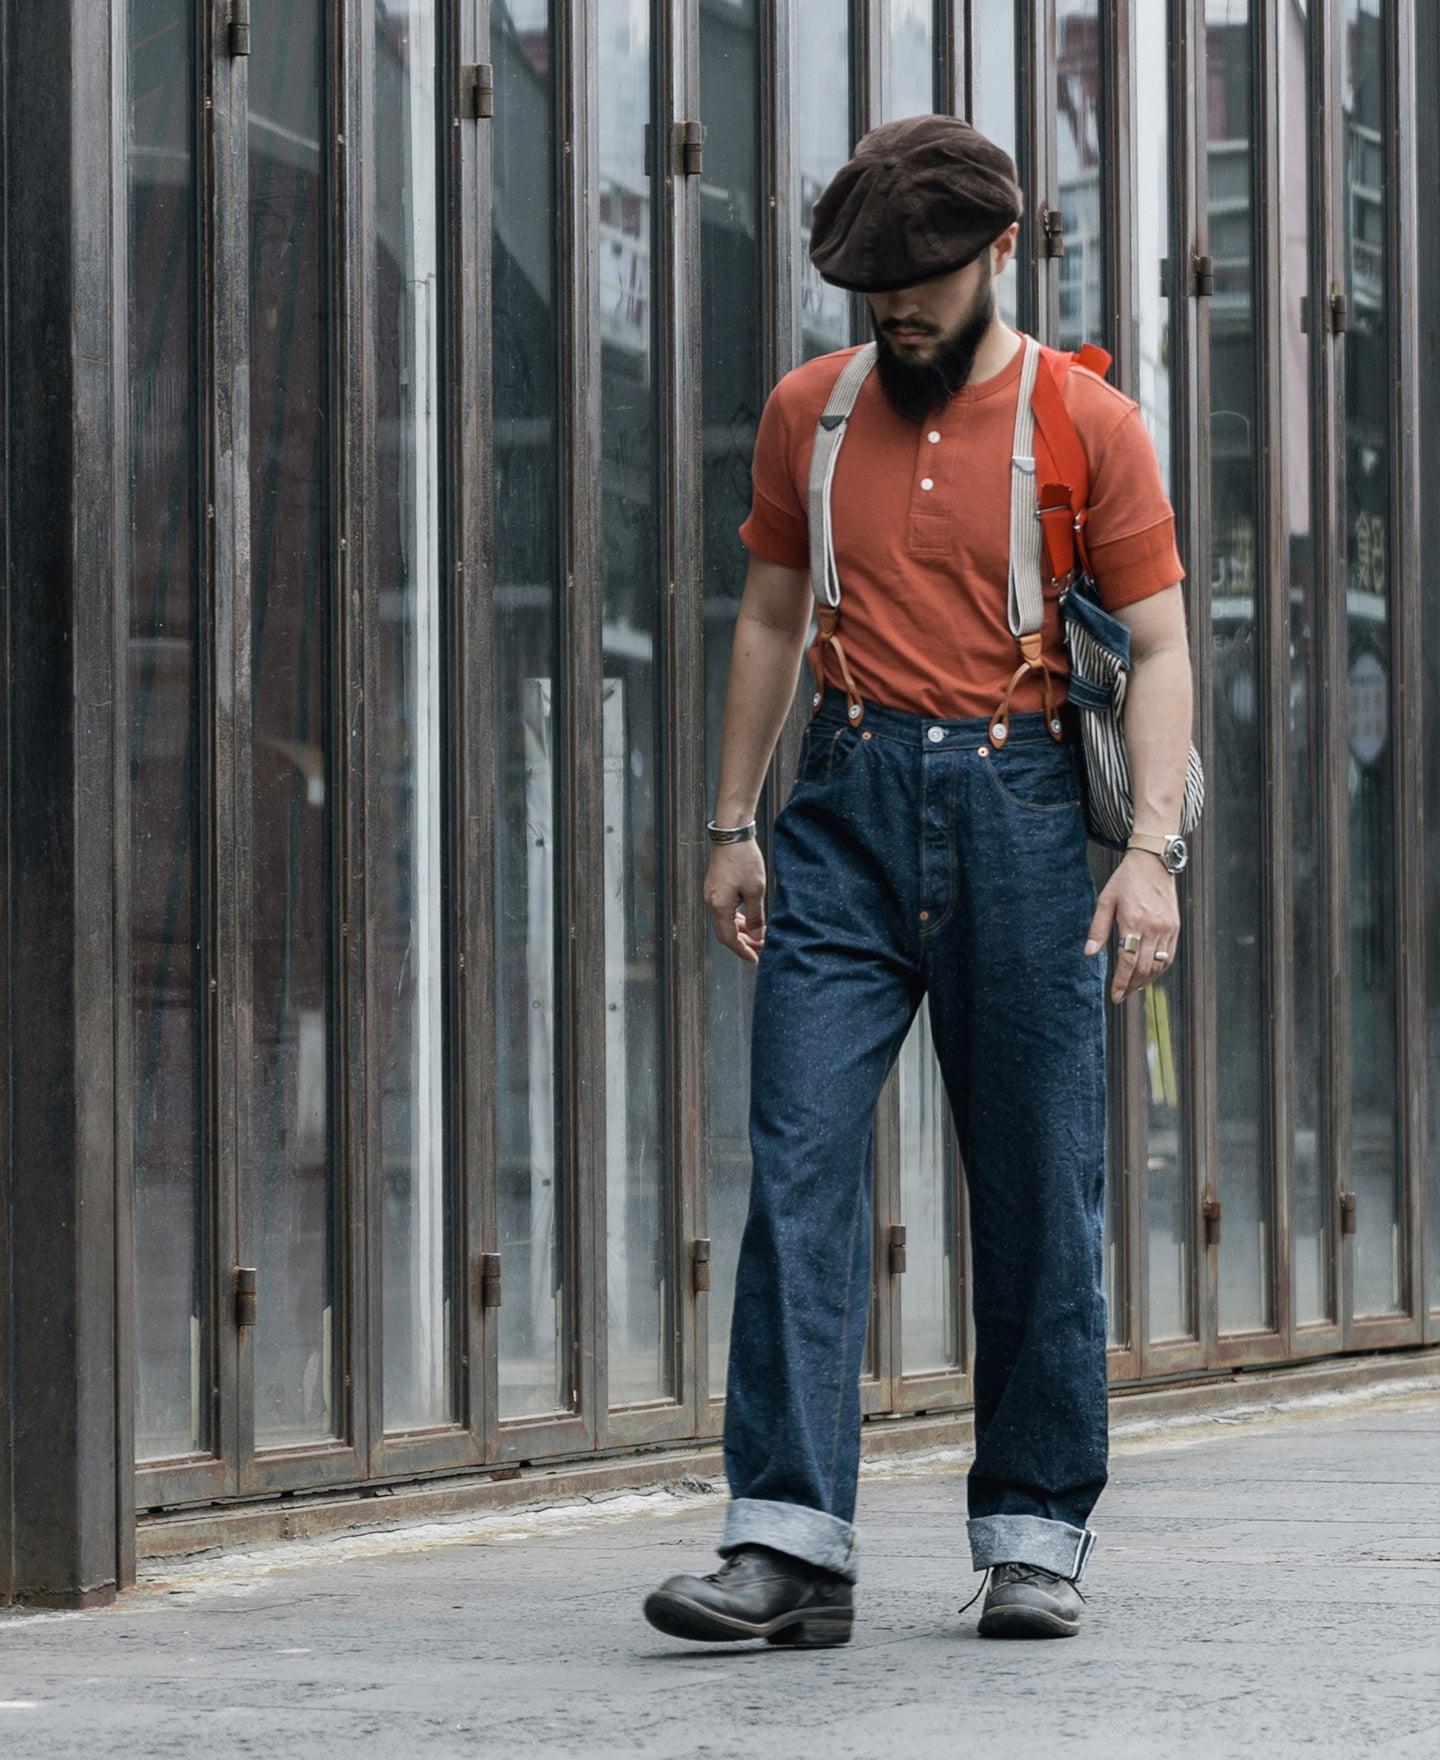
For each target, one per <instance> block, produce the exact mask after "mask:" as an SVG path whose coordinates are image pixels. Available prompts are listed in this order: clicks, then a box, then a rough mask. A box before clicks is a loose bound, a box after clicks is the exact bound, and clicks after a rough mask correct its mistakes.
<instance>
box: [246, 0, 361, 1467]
mask: <svg viewBox="0 0 1440 1760" xmlns="http://www.w3.org/2000/svg"><path fill="white" fill-rule="evenodd" d="M325 13H326V7H325V5H324V3H323V0H257V3H256V4H255V6H254V7H253V9H252V38H251V45H252V47H251V55H250V76H249V77H250V135H249V158H250V166H249V170H250V419H251V436H250V517H251V531H250V551H251V554H250V564H251V599H252V605H251V610H252V624H251V650H252V652H251V675H252V690H253V693H254V702H253V715H254V719H253V739H252V752H251V765H252V772H253V786H254V802H253V810H254V823H253V836H254V849H253V868H252V871H251V876H250V887H251V911H252V920H253V941H252V949H251V956H252V960H253V967H252V981H253V985H254V1069H253V1076H252V1081H251V1100H250V1104H251V1124H252V1138H251V1142H250V1145H249V1153H248V1154H247V1155H246V1157H245V1166H244V1177H245V1180H246V1187H247V1189H246V1194H245V1199H244V1203H243V1207H242V1215H243V1217H244V1218H245V1222H246V1226H247V1229H248V1230H249V1233H248V1235H247V1237H246V1239H245V1241H244V1243H243V1245H242V1251H247V1252H253V1253H254V1255H255V1259H254V1263H255V1264H256V1265H257V1266H258V1269H259V1289H260V1307H259V1322H258V1324H257V1326H256V1328H255V1390H254V1397H255V1434H256V1439H257V1441H260V1442H262V1443H272V1444H273V1443H280V1442H302V1441H306V1440H310V1439H314V1438H318V1437H324V1436H330V1435H333V1434H335V1429H336V1424H337V1421H338V1419H339V1415H340V1414H339V1410H338V1407H337V1403H336V1399H335V1377H336V1371H337V1363H336V1342H337V1341H336V1330H335V1300H336V1265H335V1206H336V1191H335V1162H334V1157H333V1154H332V1150H331V1137H332V1130H333V1098H332V1097H333V1092H334V1088H333V1079H332V1078H333V1062H334V1058H333V1043H332V1023H333V1020H334V1012H333V1006H332V979H333V974H334V945H335V921H334V908H333V898H334V890H335V862H334V849H333V815H332V811H331V807H332V804H333V800H334V790H333V776H334V769H333V765H332V761H331V753H332V738H333V730H332V726H331V718H330V715H329V712H328V711H329V705H330V701H331V692H332V689H333V680H332V676H331V656H332V655H333V653H334V651H335V640H334V631H333V619H332V617H331V573H330V526H331V509H330V497H329V493H328V483H329V479H330V449H329V445H328V436H329V433H330V424H329V420H328V411H329V408H330V390H329V375H328V372H327V357H328V354H329V349H330V342H331V314H330V310H329V268H330V264H329V255H330V253H329V249H328V239H327V224H328V217H329V214H330V212H331V191H330V189H329V181H328V178H327V177H326V175H325V165H326V163H327V161H328V157H329V156H328V154H327V153H326V152H325V151H324V148H323V145H322V143H323V141H324V140H325V139H326V137H327V131H328V128H329V122H328V119H327V117H326V114H325V100H324V93H325V66H326V55H325V51H326V42H325Z"/></svg>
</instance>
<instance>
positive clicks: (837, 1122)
mask: <svg viewBox="0 0 1440 1760" xmlns="http://www.w3.org/2000/svg"><path fill="white" fill-rule="evenodd" d="M1068 725H1069V723H1068V720H1067V728H1068ZM1079 763H1080V757H1079V748H1078V746H1077V744H1076V743H1075V741H1074V740H1073V739H1067V740H1065V741H1064V742H1063V743H1057V742H1055V741H1054V740H1052V739H1051V738H1050V736H1049V734H1048V733H1047V732H1046V731H1045V722H1044V717H1043V716H1041V715H1040V714H1038V713H1027V714H1017V715H1013V716H1012V717H1011V721H1010V736H1009V739H1008V740H1007V741H1006V743H1005V745H1004V747H1003V749H999V750H997V749H996V748H995V746H994V745H993V743H992V741H991V739H990V733H989V724H988V722H986V721H984V720H951V721H945V720H931V719H929V718H926V717H923V716H917V715H910V714H906V713H904V712H902V711H900V710H896V709H890V708H885V707H882V706H879V705H876V704H871V703H867V704H866V706H865V715H864V721H863V725H862V726H861V727H860V728H858V729H857V728H855V727H853V726H851V725H849V723H848V722H847V720H846V715H845V699H844V697H843V696H842V695H841V694H840V693H839V692H837V691H834V690H833V689H832V690H827V691H826V693H825V697H824V700H823V701H822V704H821V707H820V709H819V710H818V711H817V712H816V714H815V715H814V716H813V717H812V719H811V721H810V724H809V727H808V729H807V731H806V733H805V736H804V741H803V745H802V750H801V755H800V761H799V768H798V772H797V776H796V781H795V786H794V789H793V791H792V793H791V794H790V797H789V799H788V800H787V801H786V803H785V805H784V807H783V808H782V810H781V812H780V813H779V815H778V817H777V819H776V823H775V832H774V837H773V840H772V848H771V859H770V882H771V892H770V900H769V903H770V910H769V917H768V928H767V931H766V938H765V944H764V949H763V951H762V953H761V955H760V964H759V968H758V971H757V974H756V988H755V1012H754V1025H753V1037H752V1043H751V1115H750V1141H751V1148H752V1151H753V1156H754V1163H753V1174H752V1179H751V1187H750V1199H749V1209H748V1213H747V1216H746V1222H745V1229H744V1233H743V1235H742V1237H741V1243H740V1260H739V1267H738V1270H737V1274H736V1279H735V1306H734V1316H733V1321H732V1325H731V1332H730V1357H729V1365H728V1382H727V1390H726V1408H725V1467H726V1474H727V1478H728V1481H729V1488H730V1501H729V1503H728V1505H727V1507H726V1513H725V1524H724V1531H723V1535H722V1538H721V1541H720V1545H719V1547H718V1549H717V1550H718V1551H719V1552H720V1553H721V1554H722V1556H723V1555H724V1554H726V1553H727V1552H729V1551H730V1550H732V1549H733V1548H734V1547H736V1546H739V1545H742V1544H745V1543H747V1542H749V1543H759V1544H762V1545H766V1546H772V1547H775V1548H776V1549H777V1550H779V1551H782V1552H788V1553H790V1554H793V1555H796V1556H798V1557H800V1558H804V1559H808V1560H810V1561H811V1562H812V1563H814V1564H818V1565H824V1566H827V1567H828V1568H829V1569H831V1570H835V1571H839V1572H841V1573H842V1574H843V1575H845V1576H847V1577H849V1578H851V1579H852V1580H854V1579H855V1578H857V1577H858V1574H859V1572H858V1565H857V1556H858V1547H857V1538H858V1536H857V1530H856V1527H855V1524H854V1519H853V1518H854V1514H855V1496H856V1486H857V1481H858V1478H859V1465H860V1386H859V1383H860V1372H861V1366H862V1360H863V1352H864V1346H865V1336H866V1328H867V1325H868V1322H869V1317H870V1269H871V1248H872V1236H873V1217H872V1196H871V1181H870V1147H871V1135H872V1118H873V1114H874V1109H875V1104H876V1101H877V1099H878V1097H879V1094H880V1089H881V1085H882V1084H883V1082H884V1080H885V1078H886V1076H887V1075H888V1073H889V1072H890V1069H891V1068H892V1066H893V1065H894V1063H895V1060H896V1058H897V1056H898V1055H899V1052H900V1047H901V1044H902V1043H903V1041H904V1039H905V1036H906V1033H907V1032H908V1030H909V1028H910V1024H911V1021H912V1020H913V1018H914V1015H915V1011H916V1009H917V1008H918V1007H919V1005H920V1002H921V999H922V998H923V997H928V1002H929V1009H930V1021H931V1027H932V1032H933V1037H934V1043H935V1050H936V1054H937V1057H938V1059H939V1062H940V1067H941V1072H942V1075H943V1079H944V1082H945V1088H946V1092H947V1094H948V1096H949V1100H950V1106H951V1110H952V1112H953V1114H954V1118H955V1122H956V1128H957V1131H958V1135H959V1141H960V1150H961V1156H962V1159H963V1165H964V1170H965V1179H966V1185H967V1189H968V1193H969V1208H970V1240H971V1259H972V1283H971V1305H972V1311H973V1314H974V1323H975V1367H974V1400H975V1459H974V1464H973V1466H972V1467H971V1469H970V1473H969V1478H968V1482H967V1496H968V1514H969V1522H968V1525H967V1527H968V1538H969V1541H970V1552H971V1559H972V1562H973V1564H974V1566H975V1568H976V1569H977V1570H979V1569H983V1568H985V1567H986V1566H987V1565H991V1564H1000V1563H1004V1562H1006V1561H1008V1560H1015V1561H1019V1562H1023V1563H1027V1564H1036V1565H1043V1566H1045V1567H1046V1568H1047V1569H1049V1570H1053V1571H1057V1572H1059V1573H1060V1574H1061V1575H1063V1576H1067V1577H1072V1578H1078V1577H1079V1576H1080V1575H1081V1574H1082V1572H1083V1570H1084V1566H1085V1562H1086V1559H1087V1557H1088V1555H1089V1552H1090V1549H1091V1547H1092V1545H1093V1543H1094V1538H1095V1536H1094V1530H1093V1529H1091V1528H1090V1527H1089V1526H1088V1525H1087V1524H1088V1517H1089V1515H1090V1511H1091V1510H1092V1509H1093V1507H1094V1505H1095V1501H1096V1499H1097V1498H1098V1497H1099V1495H1100V1492H1101V1490H1102V1489H1103V1487H1104V1485H1105V1480H1106V1458H1107V1442H1108V1431H1107V1406H1106V1366H1105V1345H1106V1302H1105V1291H1104V1285H1103V1281H1102V1238H1103V1209H1104V1184H1105V982H1106V965H1107V956H1106V953H1105V952H1104V950H1102V951H1101V952H1099V953H1098V954H1095V955H1093V956H1091V957H1089V958H1087V957H1086V955H1085V953H1084V951H1083V950H1084V942H1085V934H1086V930H1087V928H1088V926H1089V922H1090V917H1091V914H1092V912H1093V911H1094V908H1095V898H1096V893H1095V885H1094V881H1093V880H1092V878H1091V874H1090V868H1089V864H1088V861H1087V856H1086V835H1085V825H1084V818H1083V813H1082V809H1081V804H1080V770H1079Z"/></svg>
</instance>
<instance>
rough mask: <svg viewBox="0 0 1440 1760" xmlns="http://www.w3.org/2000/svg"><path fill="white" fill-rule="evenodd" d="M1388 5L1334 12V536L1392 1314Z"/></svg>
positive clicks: (1353, 898)
mask: <svg viewBox="0 0 1440 1760" xmlns="http://www.w3.org/2000/svg"><path fill="white" fill-rule="evenodd" d="M1389 15H1390V0H1346V4H1345V7H1344V11H1343V15H1342V16H1343V21H1344V55H1343V57H1342V62H1341V80H1342V84H1343V97H1342V102H1343V108H1344V124H1345V143H1344V151H1345V176H1344V197H1345V292H1346V296H1347V298H1348V299H1349V302H1350V324H1349V327H1348V329H1347V330H1346V332H1345V530H1346V565H1347V591H1346V595H1345V600H1346V626H1347V629H1348V651H1349V679H1348V690H1347V699H1348V715H1349V735H1350V738H1349V745H1350V757H1349V799H1350V886H1349V907H1350V1045H1351V1075H1350V1079H1351V1114H1350V1131H1351V1142H1350V1162H1351V1179H1352V1181H1353V1189H1354V1191H1355V1194H1356V1215H1355V1236H1354V1247H1355V1260H1354V1301H1355V1312H1356V1313H1357V1314H1389V1313H1395V1312H1397V1311H1398V1310H1399V1309H1400V1307H1401V1305H1402V1300H1403V1277H1402V1274H1401V1262H1402V1240H1401V1222H1400V1218H1401V1192H1400V1157H1399V1154H1398V1153H1397V1127H1398V1122H1399V1120H1398V1102H1397V1095H1396V1075H1395V1051H1396V1046H1395V969H1396V968H1395V866H1394V841H1393V839H1394V825H1395V801H1394V788H1393V783H1392V778H1391V774H1390V766H1391V751H1390V726H1391V714H1390V640H1391V637H1390V583H1391V567H1390V558H1391V557H1392V556H1393V555H1394V553H1395V548H1394V545H1393V543H1392V542H1391V532H1390V470H1391V464H1390V397H1389V389H1388V387H1389V384H1390V377H1391V374H1390V324H1389V312H1388V303H1389V297H1390V296H1389V287H1388V263H1387V260H1386V252H1387V249H1388V240H1387V238H1386V230H1385V184H1386V178H1385V154H1386V129H1387V127H1388V126H1389V121H1388V117H1387V108H1388V106H1387V102H1386V92H1387V86H1386V72H1385V63H1386V55H1385V38H1386V32H1387V31H1388V29H1389V22H1390V19H1389Z"/></svg>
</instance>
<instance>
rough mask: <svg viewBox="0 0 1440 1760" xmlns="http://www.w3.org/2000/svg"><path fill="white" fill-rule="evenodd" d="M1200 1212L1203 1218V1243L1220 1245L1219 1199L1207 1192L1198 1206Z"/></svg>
mask: <svg viewBox="0 0 1440 1760" xmlns="http://www.w3.org/2000/svg"><path fill="white" fill-rule="evenodd" d="M1200 1214H1201V1215H1202V1216H1203V1217H1204V1218H1205V1245H1206V1246H1207V1247H1218V1246H1219V1245H1220V1200H1219V1199H1218V1198H1217V1197H1216V1196H1215V1195H1214V1194H1213V1193H1211V1194H1209V1195H1208V1196H1207V1197H1206V1198H1205V1200H1204V1202H1203V1203H1202V1204H1201V1206H1200Z"/></svg>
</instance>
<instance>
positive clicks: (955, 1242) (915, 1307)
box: [900, 1007, 961, 1375]
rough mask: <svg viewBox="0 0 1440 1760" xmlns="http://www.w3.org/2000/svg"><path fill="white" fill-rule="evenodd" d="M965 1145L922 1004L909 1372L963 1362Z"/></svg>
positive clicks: (908, 1164) (909, 1048) (913, 1032)
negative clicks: (960, 1145) (961, 1177)
mask: <svg viewBox="0 0 1440 1760" xmlns="http://www.w3.org/2000/svg"><path fill="white" fill-rule="evenodd" d="M957 1157H958V1149H957V1148H956V1146H955V1143H954V1135H953V1132H952V1130H951V1124H950V1108H949V1105H948V1103H947V1101H946V1097H945V1084H944V1082H943V1080H942V1079H941V1075H940V1065H939V1064H938V1063H937V1062H936V1060H935V1045H934V1041H933V1039H932V1038H931V1034H930V1011H929V1009H928V1008H923V1007H922V1008H920V1009H919V1010H917V1012H916V1015H915V1023H914V1025H913V1026H912V1027H911V1029H910V1032H909V1034H908V1036H907V1038H906V1040H905V1046H904V1050H903V1051H902V1053H901V1057H900V1217H901V1220H902V1221H903V1222H904V1224H905V1275H904V1277H903V1278H901V1279H900V1303H901V1329H900V1341H901V1354H902V1356H903V1358H904V1363H903V1368H904V1373H905V1374H907V1375H919V1374H923V1373H924V1372H925V1371H926V1370H934V1369H954V1368H958V1367H959V1366H960V1363H961V1355H960V1326H959V1313H958V1308H957V1305H956V1301H955V1292H956V1290H957V1289H958V1288H959V1287H960V1270H959V1265H958V1263H957V1260H958V1258H959V1254H960V1218H959V1214H958V1192H959V1181H958V1178H957V1175H958V1171H959V1163H958V1158H957Z"/></svg>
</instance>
